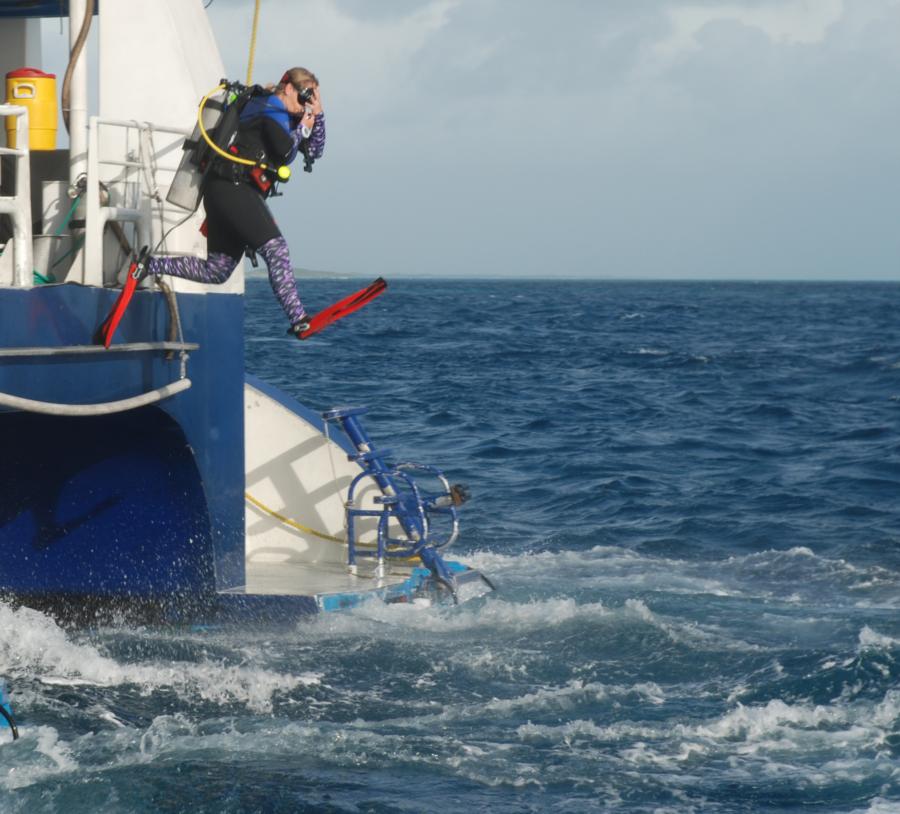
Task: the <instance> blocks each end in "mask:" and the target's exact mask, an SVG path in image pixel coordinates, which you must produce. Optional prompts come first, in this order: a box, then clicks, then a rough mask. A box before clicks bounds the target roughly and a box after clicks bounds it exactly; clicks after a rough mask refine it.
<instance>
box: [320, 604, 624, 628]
mask: <svg viewBox="0 0 900 814" xmlns="http://www.w3.org/2000/svg"><path fill="white" fill-rule="evenodd" d="M605 615H608V611H606V609H605V608H604V607H603V603H602V602H588V603H584V604H579V603H578V602H576V601H575V600H574V599H572V598H571V597H559V598H553V599H543V600H534V601H530V602H510V601H507V600H504V599H493V600H491V601H489V602H487V603H485V604H484V605H483V606H481V607H477V608H472V609H469V608H465V607H453V608H447V607H433V608H421V609H420V608H412V607H411V606H409V605H403V604H397V605H383V604H380V603H370V604H367V605H365V606H363V607H361V608H359V609H357V610H355V611H353V612H351V613H349V614H346V615H343V616H339V617H332V618H328V619H324V618H323V619H321V620H317V624H319V625H320V626H321V627H323V628H324V629H325V630H327V631H328V632H329V633H331V632H340V631H341V630H342V629H345V630H352V631H353V632H355V633H359V630H360V627H359V623H360V620H364V621H370V622H376V623H377V627H376V628H375V630H382V635H385V636H387V635H393V634H391V628H394V629H396V628H407V629H410V630H415V631H421V632H428V633H430V634H435V633H437V634H441V633H454V632H458V631H465V630H478V629H485V630H490V631H492V632H498V631H499V632H503V631H509V630H525V629H541V628H549V627H555V626H557V625H561V624H565V623H567V622H570V621H572V620H575V619H595V618H598V617H602V616H605Z"/></svg>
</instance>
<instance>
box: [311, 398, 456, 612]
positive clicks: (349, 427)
mask: <svg viewBox="0 0 900 814" xmlns="http://www.w3.org/2000/svg"><path fill="white" fill-rule="evenodd" d="M367 412H368V410H367V408H365V407H335V408H333V409H331V410H327V411H326V412H324V413H322V418H323V419H325V421H326V422H328V423H335V424H337V425H338V426H340V427H341V429H342V430H343V431H344V434H345V435H346V436H347V438H348V439H349V440H350V443H351V444H352V445H353V447H354V449H355V450H356V452H355V453H354V454H351V455H348V456H347V459H348V460H350V461H355V462H356V463H358V464H359V465H360V466H361V467H362V471H361V472H360V474H359V475H357V476H356V477H355V478H354V479H353V480H352V481H351V483H350V487H349V489H348V493H347V502H346V504H345V507H346V512H347V546H348V552H347V563H348V565H349V567H350V568H351V570H353V571H355V569H356V560H357V558H358V557H376V558H377V560H378V567H377V574H378V575H379V576H383V575H384V565H385V560H386V559H389V558H397V559H403V558H408V557H419V558H420V559H421V560H422V563H423V565H425V567H426V568H428V570H429V571H430V572H431V576H432V578H433V579H434V581H435V583H436V584H437V585H439V586H441V587H442V588H444V589H446V590H448V591H449V592H450V594H451V595H452V597H453V599H454V601H457V591H456V578H455V577H454V576H453V571H452V570H451V569H450V568H449V567H448V565H447V563H446V562H445V561H444V559H443V557H442V556H441V552H442V551H444V550H445V549H447V548H448V547H449V546H451V545H452V544H453V543H454V541H455V540H456V538H457V536H458V535H459V513H458V507H459V506H460V505H462V503H464V502H465V501H466V500H467V499H468V492H467V490H466V489H465V487H463V486H460V485H458V484H455V485H453V486H451V485H450V483H449V481H448V480H447V478H446V477H445V476H444V473H443V472H441V470H439V469H437V468H435V467H433V466H424V465H422V464H414V463H399V464H396V463H393V462H392V460H391V457H392V452H391V450H389V449H377V448H376V447H375V445H374V444H373V443H372V439H371V438H370V437H369V434H368V432H366V430H365V428H364V427H363V425H362V422H361V421H360V416H363V415H365V414H366V413H367ZM415 476H418V478H419V480H417V479H416V477H415ZM367 479H372V480H373V481H374V482H375V483H376V484H377V485H378V488H379V489H380V491H381V494H380V495H378V496H376V497H375V498H374V501H373V502H374V503H375V504H376V505H377V506H380V508H368V509H366V508H363V507H362V506H361V505H358V503H357V490H358V488H359V486H360V484H362V483H363V481H365V480H367ZM424 480H430V481H432V482H433V483H435V484H437V485H438V488H437V489H428V488H426V487H425V486H423V485H422V482H421V481H424ZM364 517H375V518H377V519H378V526H377V530H378V542H377V546H376V548H375V550H374V551H368V550H363V549H360V548H359V547H358V544H359V540H358V539H357V522H356V521H357V520H358V519H360V518H364ZM442 520H443V521H444V525H449V527H450V528H449V533H448V534H447V536H446V538H445V539H443V540H438V539H436V537H435V527H436V526H437V525H440V521H442ZM392 521H393V523H392ZM398 532H399V533H402V536H392V534H394V535H396V534H398Z"/></svg>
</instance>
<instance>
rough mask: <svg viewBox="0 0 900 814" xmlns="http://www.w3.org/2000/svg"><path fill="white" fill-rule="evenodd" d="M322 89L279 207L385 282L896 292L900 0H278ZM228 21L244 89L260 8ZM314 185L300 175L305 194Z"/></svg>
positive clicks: (266, 58)
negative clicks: (694, 283)
mask: <svg viewBox="0 0 900 814" xmlns="http://www.w3.org/2000/svg"><path fill="white" fill-rule="evenodd" d="M261 9H262V10H261V15H262V17H261V23H260V35H259V39H258V43H257V49H256V60H255V67H254V75H253V79H254V81H257V82H260V83H264V82H270V81H277V79H278V78H279V77H280V76H281V74H282V73H283V71H284V69H285V68H286V67H288V66H291V65H302V66H305V67H307V68H310V69H311V70H313V71H314V72H315V73H317V74H318V76H319V78H320V80H321V87H322V97H323V101H324V106H325V110H326V114H327V125H328V128H327V130H328V142H327V146H326V153H325V156H324V158H323V159H322V160H321V161H319V162H318V163H317V164H316V167H315V170H314V172H313V173H312V175H306V174H303V173H299V174H295V179H294V180H292V182H291V183H290V184H289V185H288V186H287V187H286V188H285V195H284V197H283V198H280V199H277V200H276V201H274V202H273V208H274V209H275V212H276V215H277V217H278V220H279V223H280V225H281V227H282V230H283V231H284V233H285V235H286V237H287V238H288V240H289V242H290V244H291V247H292V253H293V256H294V260H295V263H296V265H298V266H301V267H304V268H311V269H319V270H324V271H333V272H339V273H340V272H344V273H352V274H360V275H367V276H374V275H376V274H384V275H474V276H491V277H494V276H542V277H567V278H568V277H579V278H580V277H602V278H642V279H643V278H647V279H660V278H665V279H669V278H704V279H709V278H721V279H844V280H861V279H873V280H900V229H898V228H897V224H898V222H900V106H898V100H900V0H725V1H724V2H721V1H718V0H715V1H714V0H693V2H681V1H680V0H557V1H556V2H554V3H546V2H537V0H262V6H261ZM208 14H209V17H210V20H211V22H212V25H213V28H214V31H215V33H216V36H217V39H218V42H219V46H220V49H221V51H222V56H223V60H224V62H225V66H226V69H227V71H228V73H229V75H230V76H232V77H234V78H244V77H245V75H246V70H247V57H248V51H249V45H250V27H251V22H252V17H253V2H252V0H213V1H212V3H211V4H210V6H209V9H208ZM298 176H300V177H298Z"/></svg>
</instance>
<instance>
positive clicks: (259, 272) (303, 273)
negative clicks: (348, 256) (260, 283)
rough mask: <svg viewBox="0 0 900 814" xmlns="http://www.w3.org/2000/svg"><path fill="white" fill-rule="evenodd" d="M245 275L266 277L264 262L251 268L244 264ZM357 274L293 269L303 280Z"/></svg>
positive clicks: (267, 274) (334, 278)
mask: <svg viewBox="0 0 900 814" xmlns="http://www.w3.org/2000/svg"><path fill="white" fill-rule="evenodd" d="M245 275H246V277H247V278H249V279H255V278H257V277H261V278H268V276H269V273H268V272H267V271H266V265H265V263H260V264H259V268H253V266H251V265H250V264H249V263H247V264H246V267H245ZM357 276H359V275H356V274H349V273H347V272H343V271H321V270H319V269H301V268H295V269H294V277H296V278H298V279H303V280H312V279H327V280H340V279H346V278H348V277H357Z"/></svg>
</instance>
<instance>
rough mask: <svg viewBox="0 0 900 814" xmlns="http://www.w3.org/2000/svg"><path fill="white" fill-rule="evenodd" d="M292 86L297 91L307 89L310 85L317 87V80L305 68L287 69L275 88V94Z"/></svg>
mask: <svg viewBox="0 0 900 814" xmlns="http://www.w3.org/2000/svg"><path fill="white" fill-rule="evenodd" d="M289 84H290V85H293V86H294V87H295V88H296V89H297V90H301V89H302V88H307V87H309V86H310V85H315V86H316V87H318V86H319V78H318V77H317V76H316V75H315V74H314V73H313V72H312V71H308V70H306V68H288V69H287V70H286V71H285V72H284V76H282V77H281V81H280V82H279V83H278V84H277V85H276V86H275V92H276V93H278V92H280V91H283V90H284V89H285V88H286V87H287V86H288V85H289Z"/></svg>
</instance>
